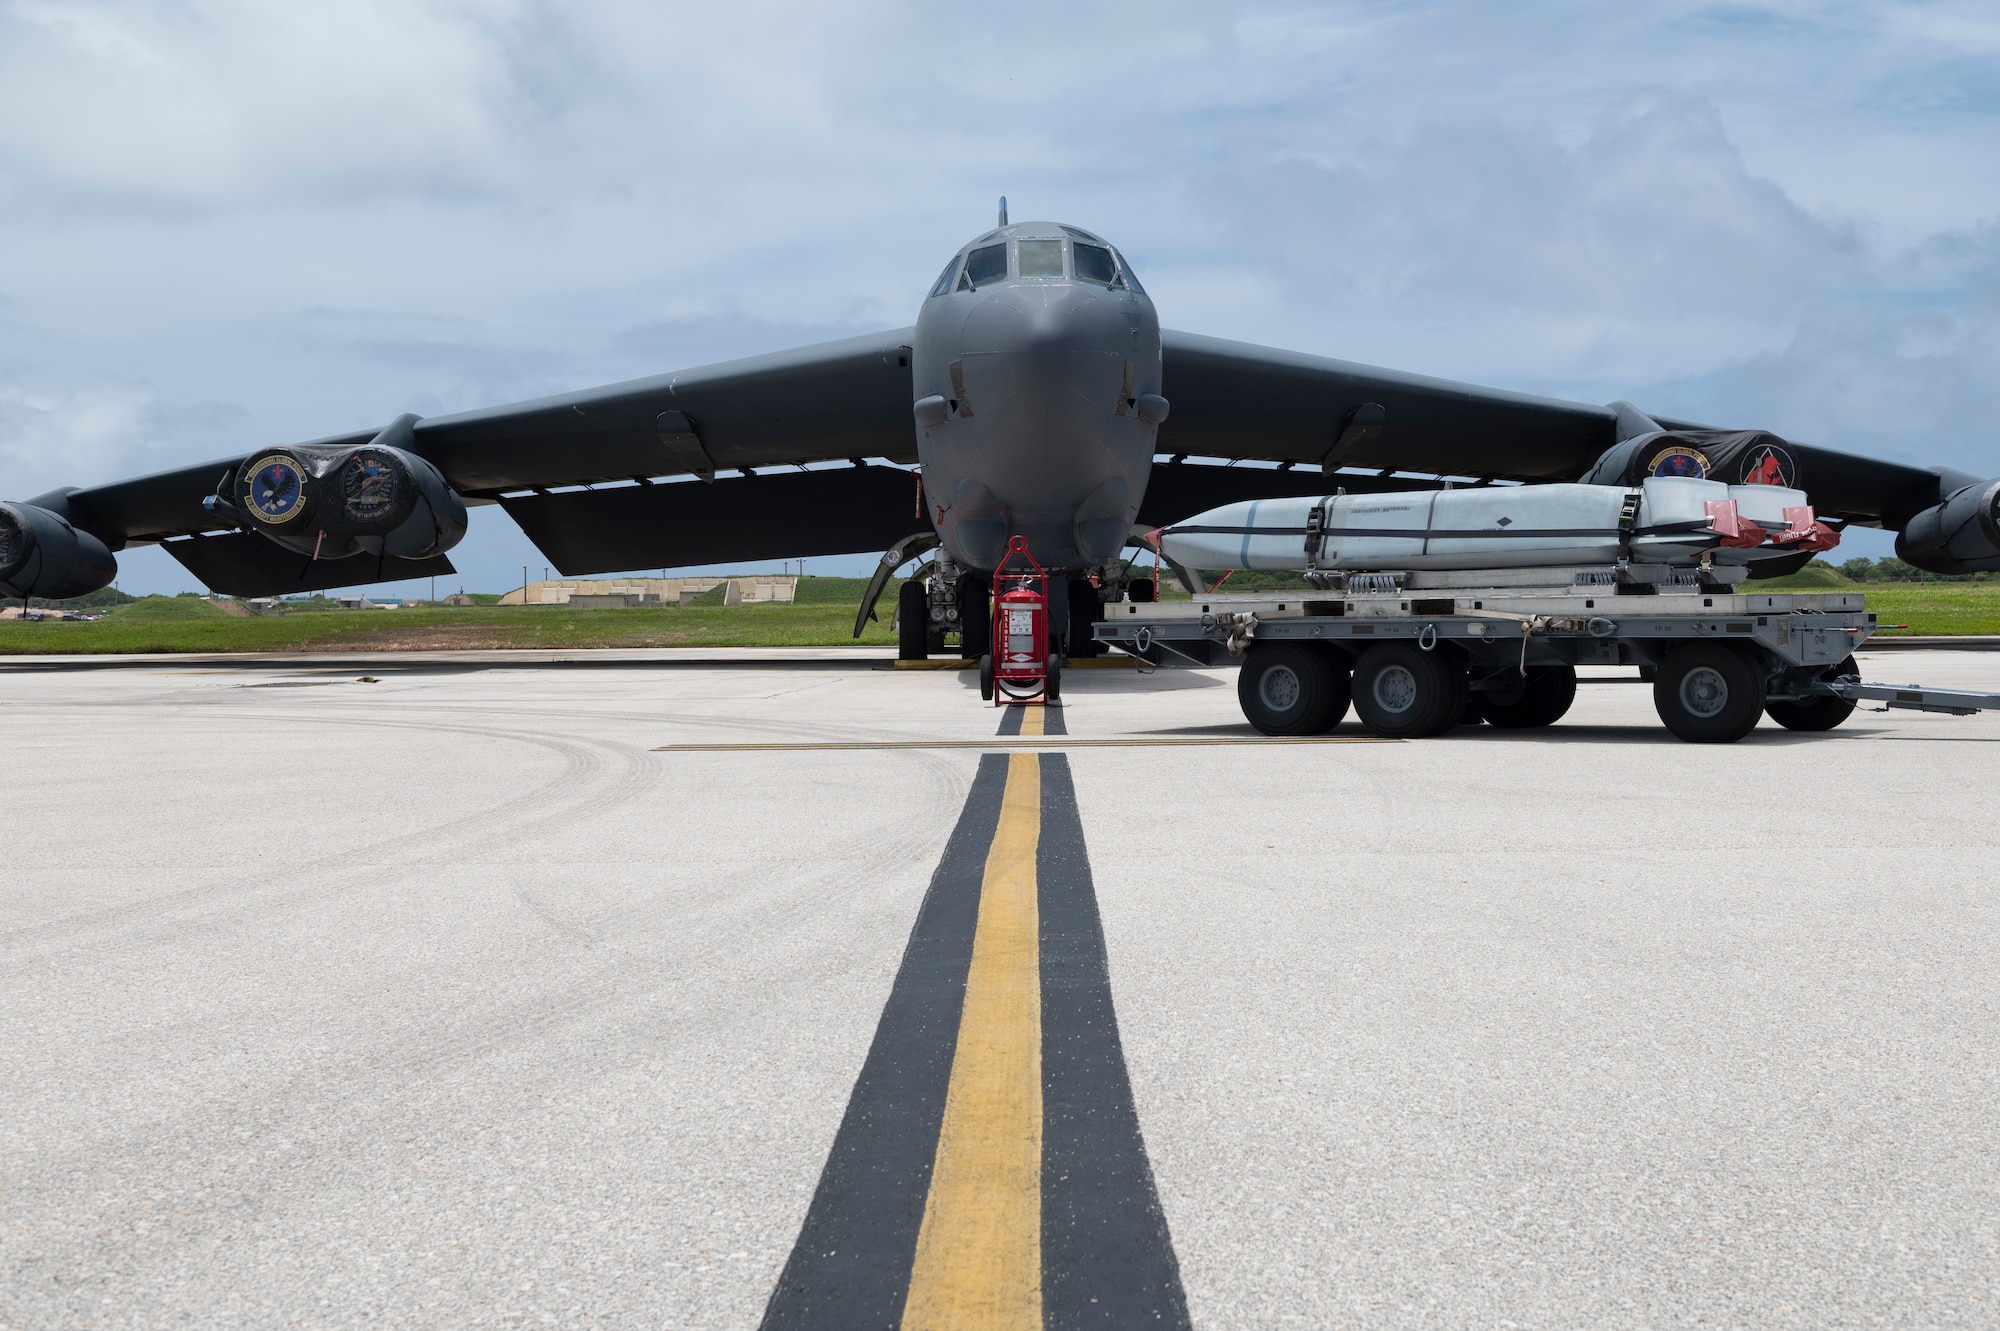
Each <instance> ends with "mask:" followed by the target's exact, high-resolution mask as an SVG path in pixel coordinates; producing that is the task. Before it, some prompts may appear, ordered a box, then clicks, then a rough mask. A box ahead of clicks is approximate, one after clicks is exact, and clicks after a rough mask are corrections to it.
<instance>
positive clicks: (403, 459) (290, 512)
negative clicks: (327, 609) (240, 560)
mask: <svg viewBox="0 0 2000 1331" xmlns="http://www.w3.org/2000/svg"><path fill="white" fill-rule="evenodd" d="M417 419H418V418H417V417H415V416H408V415H406V416H399V417H397V418H396V420H395V422H394V423H393V424H391V425H390V426H389V427H388V428H387V429H385V430H383V431H382V433H380V434H378V435H376V436H375V438H373V439H371V440H370V441H369V442H367V443H366V444H363V445H362V446H361V447H359V448H352V447H339V448H329V447H327V446H325V445H304V446H300V447H296V448H274V449H270V450H267V451H265V452H261V453H254V454H252V455H251V456H250V457H249V459H247V460H246V461H245V462H244V464H243V466H242V467H241V468H239V469H238V470H237V473H236V479H235V494H234V496H233V498H234V500H235V504H236V511H237V513H238V514H240V515H241V517H242V520H243V524H244V526H246V527H247V528H249V529H250V530H252V531H255V532H258V533H259V534H261V535H263V536H265V537H268V538H269V539H270V540H272V541H274V542H276V543H277V544H279V545H281V546H283V547H285V548H286V549H287V550H292V551H295V552H297V553H299V554H302V555H307V556H310V557H312V558H314V559H345V558H347V557H348V556H350V555H357V554H371V555H387V556H391V557H394V558H398V559H425V558H428V557H430V556H432V555H437V554H442V553H443V552H444V551H446V550H449V549H451V547H452V546H454V545H457V544H458V542H459V539H460V538H461V537H463V536H464V535H465V501H464V500H462V499H460V498H459V496H458V494H457V492H456V491H454V490H453V489H452V488H451V487H450V486H449V485H447V484H446V483H445V480H444V477H442V476H440V475H439V474H438V471H437V468H435V467H433V466H432V465H431V464H430V463H429V462H427V461H425V460H424V459H423V458H422V457H419V456H418V455H417V454H416V453H414V452H412V451H410V449H409V445H410V443H411V442H412V438H413V435H412V431H411V428H410V427H411V426H412V425H414V424H415V423H416V421H417Z"/></svg>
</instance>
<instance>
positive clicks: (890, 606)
mask: <svg viewBox="0 0 2000 1331" xmlns="http://www.w3.org/2000/svg"><path fill="white" fill-rule="evenodd" d="M866 587H867V582H866V580H865V579H861V578H812V579H807V580H805V581H802V582H801V583H800V584H799V590H800V598H799V600H798V601H797V602H795V603H793V604H791V605H748V606H739V607H736V608H733V609H725V608H723V607H722V606H721V605H720V604H717V605H713V606H703V605H695V606H686V607H674V608H671V609H665V608H661V609H655V608H651V607H647V608H641V609H631V610H572V609H570V608H569V607H567V606H555V605H549V606H541V605H531V606H518V605H514V606H441V605H440V606H431V605H425V606H416V607H405V608H403V609H400V610H340V609H319V608H315V609H311V610H300V611H293V612H288V613H284V614H264V615H233V614H228V613H225V612H224V611H223V610H221V609H220V608H218V607H217V606H215V605H214V604H213V603H211V602H208V601H205V600H197V599H195V598H193V597H163V596H149V597H146V598H145V599H143V600H140V601H135V602H133V603H132V604H131V605H126V606H120V607H118V608H117V609H116V610H114V611H112V612H111V613H110V614H108V615H106V616H105V617H104V618H103V619H101V620H98V621H96V622H95V623H64V622H61V621H57V620H43V621H40V622H38V623H31V622H24V621H20V620H10V621H5V622H0V655H21V654H24V653H38V654H39V653H63V654H67V653H91V652H374V651H442V650H461V649H491V648H506V647H521V648H542V649H557V650H560V649H564V648H586V647H797V646H822V645H835V644H852V643H853V642H854V638H853V636H852V635H853V631H854V612H855V610H856V608H857V607H859V605H860V604H861V594H862V591H863V590H864V589H865V588H866ZM895 590H896V589H895V586H894V585H891V586H890V587H889V589H888V590H887V591H886V592H885V593H884V595H883V597H882V601H881V603H880V605H879V606H878V608H877V615H878V622H875V623H871V624H869V625H868V626H867V628H866V630H865V631H864V632H863V634H862V636H861V641H862V642H863V643H865V644H869V645H874V646H884V647H887V646H893V645H894V643H895V635H893V634H892V633H891V632H890V631H889V620H890V616H891V614H892V612H893V611H894V609H895ZM720 599H721V598H720V596H719V595H718V596H717V597H716V600H717V601H718V602H719V601H720Z"/></svg>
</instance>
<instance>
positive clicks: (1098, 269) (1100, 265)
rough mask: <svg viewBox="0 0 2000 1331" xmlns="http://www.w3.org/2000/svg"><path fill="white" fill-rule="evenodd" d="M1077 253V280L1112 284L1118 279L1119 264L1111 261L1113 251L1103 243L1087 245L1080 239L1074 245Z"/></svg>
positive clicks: (1073, 248)
mask: <svg viewBox="0 0 2000 1331" xmlns="http://www.w3.org/2000/svg"><path fill="white" fill-rule="evenodd" d="M1072 253H1074V254H1075V255H1076V280H1077V281H1079V282H1102V283H1103V284H1104V285H1105V286H1110V285H1111V284H1112V283H1113V282H1116V281H1117V280H1118V265H1117V264H1115V263H1113V262H1111V251H1110V250H1108V249H1106V248H1104V246H1102V245H1086V244H1084V243H1083V242H1082V241H1080V240H1079V241H1078V242H1077V243H1076V244H1075V245H1074V246H1073V247H1072Z"/></svg>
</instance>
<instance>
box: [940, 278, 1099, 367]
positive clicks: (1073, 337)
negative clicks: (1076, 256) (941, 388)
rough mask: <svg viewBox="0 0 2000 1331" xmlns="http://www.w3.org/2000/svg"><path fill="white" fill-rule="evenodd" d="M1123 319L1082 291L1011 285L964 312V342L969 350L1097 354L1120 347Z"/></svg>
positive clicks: (1006, 352)
mask: <svg viewBox="0 0 2000 1331" xmlns="http://www.w3.org/2000/svg"><path fill="white" fill-rule="evenodd" d="M1123 323H1124V321H1123V320H1122V319H1121V318H1120V317H1119V315H1118V312H1117V311H1116V310H1114V309H1112V308H1111V307H1110V306H1109V305H1108V304H1106V303H1105V302H1104V301H1102V300H1100V299H1097V298H1096V297H1094V296H1093V295H1092V294H1091V293H1090V292H1089V291H1086V290H1079V289H1078V288H1075V287H1070V286H1055V285H1051V286H1046V287H1034V288H1021V287H1014V288H1010V289H1008V290H1007V291H1005V292H1001V293H995V294H994V295H993V296H992V297H991V298H990V299H987V300H984V301H981V302H980V304H979V306H978V308H977V309H975V310H973V311H972V313H971V314H970V315H968V316H967V317H966V321H965V333H964V341H963V343H962V345H963V347H964V349H965V351H966V352H968V353H970V354H972V355H979V354H982V353H985V354H999V355H1020V354H1024V353H1025V354H1030V355H1035V354H1042V355H1046V354H1051V353H1053V354H1057V355H1062V354H1068V353H1074V352H1097V353H1100V354H1101V353H1107V352H1114V351H1116V350H1118V347H1119V338H1120V336H1121V335H1122V334H1123V333H1124V331H1125V329H1124V327H1123Z"/></svg>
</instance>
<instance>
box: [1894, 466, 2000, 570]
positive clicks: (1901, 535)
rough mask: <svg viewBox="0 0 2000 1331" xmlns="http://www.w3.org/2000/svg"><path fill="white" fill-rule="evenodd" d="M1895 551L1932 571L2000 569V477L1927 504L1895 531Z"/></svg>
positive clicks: (1906, 559)
mask: <svg viewBox="0 0 2000 1331" xmlns="http://www.w3.org/2000/svg"><path fill="white" fill-rule="evenodd" d="M1896 557H1897V558H1898V559H1901V560H1902V561H1903V562H1904V563H1907V564H1915V565H1916V566H1917V567H1918V568H1920V569H1924V570H1926V571H1927V572H1931V573H1985V572H1989V571H1991V570H1994V569H2000V481H1979V482H1977V483H1975V484H1972V485H1968V486H1966V487H1965V488H1963V489H1961V490H1958V491H1956V492H1954V493H1953V494H1952V495H1951V497H1950V498H1948V499H1946V500H1945V501H1944V502H1943V503H1942V504H1939V505H1938V506H1937V507H1935V508H1927V509H1925V510H1924V511H1923V512H1921V513H1919V514H1917V515H1916V516H1915V517H1913V518H1911V519H1910V520H1909V522H1907V523H1905V524H1904V526H1903V530H1902V531H1900V532H1898V533H1897V534H1896Z"/></svg>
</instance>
